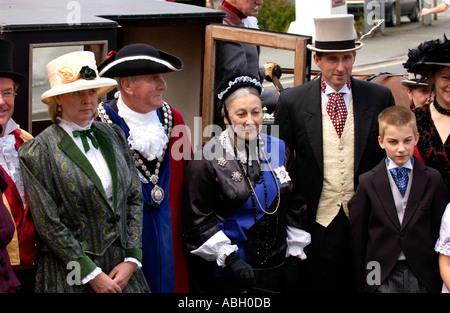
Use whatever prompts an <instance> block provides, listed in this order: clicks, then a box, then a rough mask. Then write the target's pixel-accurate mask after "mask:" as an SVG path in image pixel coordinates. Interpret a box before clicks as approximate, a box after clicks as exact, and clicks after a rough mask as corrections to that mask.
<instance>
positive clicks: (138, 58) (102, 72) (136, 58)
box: [99, 55, 180, 76]
mask: <svg viewBox="0 0 450 313" xmlns="http://www.w3.org/2000/svg"><path fill="white" fill-rule="evenodd" d="M136 60H149V61H153V62H156V63H159V64H162V65H164V66H166V67H168V68H169V69H171V70H172V71H180V70H179V69H177V68H175V67H173V66H172V64H170V63H169V62H167V61H164V60H161V59H158V58H155V57H151V56H146V55H135V56H130V57H125V58H121V59H118V60H115V61H113V62H111V63H110V64H108V65H107V66H106V67H105V68H104V69H103V70H101V72H100V73H99V75H100V76H102V75H103V74H104V73H105V72H106V71H107V70H109V69H110V68H111V67H113V66H115V65H117V64H120V63H123V62H128V61H136Z"/></svg>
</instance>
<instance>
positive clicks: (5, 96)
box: [0, 90, 17, 101]
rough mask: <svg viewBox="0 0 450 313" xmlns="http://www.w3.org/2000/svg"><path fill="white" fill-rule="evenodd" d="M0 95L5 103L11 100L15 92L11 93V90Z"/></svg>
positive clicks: (1, 92)
mask: <svg viewBox="0 0 450 313" xmlns="http://www.w3.org/2000/svg"><path fill="white" fill-rule="evenodd" d="M0 94H1V95H2V97H3V100H5V101H8V100H12V99H14V97H15V96H16V95H17V93H16V92H13V91H11V90H7V91H0Z"/></svg>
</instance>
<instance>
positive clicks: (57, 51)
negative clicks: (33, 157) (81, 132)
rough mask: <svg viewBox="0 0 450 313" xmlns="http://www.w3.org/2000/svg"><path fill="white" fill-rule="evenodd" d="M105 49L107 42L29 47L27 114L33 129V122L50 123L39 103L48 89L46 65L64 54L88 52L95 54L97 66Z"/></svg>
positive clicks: (44, 108) (42, 105) (43, 106)
mask: <svg viewBox="0 0 450 313" xmlns="http://www.w3.org/2000/svg"><path fill="white" fill-rule="evenodd" d="M107 48H108V47H107V41H95V42H79V43H78V42H77V43H73V42H72V43H63V44H55V43H52V44H35V45H31V46H30V58H31V60H30V77H31V78H32V81H31V88H30V97H29V99H30V100H29V101H30V103H29V108H30V110H29V112H30V113H29V114H31V121H32V124H33V126H32V127H33V128H34V124H35V122H39V121H40V122H43V121H45V120H48V121H49V122H50V118H49V117H48V113H47V105H46V104H44V103H43V102H41V95H42V94H43V93H44V92H45V91H47V90H49V89H50V83H49V81H48V77H47V71H46V69H45V66H46V65H47V63H48V62H50V61H51V60H53V59H55V58H57V57H58V56H61V55H63V54H66V53H70V52H75V51H83V50H88V51H92V52H94V53H95V57H96V61H97V65H98V64H99V63H100V62H101V61H102V60H103V59H104V57H105V56H106V53H107Z"/></svg>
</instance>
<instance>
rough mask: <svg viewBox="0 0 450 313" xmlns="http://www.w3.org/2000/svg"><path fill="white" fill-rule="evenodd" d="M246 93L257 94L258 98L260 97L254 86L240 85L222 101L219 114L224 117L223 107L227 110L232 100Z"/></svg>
mask: <svg viewBox="0 0 450 313" xmlns="http://www.w3.org/2000/svg"><path fill="white" fill-rule="evenodd" d="M248 94H252V95H255V96H257V97H258V98H259V97H260V95H259V92H258V90H257V89H256V88H253V87H249V86H247V87H242V88H239V89H237V90H235V91H233V92H232V93H231V94H230V95H229V96H228V97H227V98H226V99H225V101H224V103H223V105H222V110H221V112H220V114H221V115H222V117H225V109H226V110H227V111H228V107H229V106H230V103H231V102H233V101H234V100H236V99H237V98H240V97H243V96H246V95H248Z"/></svg>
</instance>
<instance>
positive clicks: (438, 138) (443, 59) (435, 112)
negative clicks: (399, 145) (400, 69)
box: [403, 36, 450, 190]
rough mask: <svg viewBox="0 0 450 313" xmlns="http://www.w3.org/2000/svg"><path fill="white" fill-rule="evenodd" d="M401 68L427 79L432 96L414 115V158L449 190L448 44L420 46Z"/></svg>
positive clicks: (449, 84)
mask: <svg viewBox="0 0 450 313" xmlns="http://www.w3.org/2000/svg"><path fill="white" fill-rule="evenodd" d="M403 66H404V67H405V68H406V69H407V70H408V72H410V73H415V74H420V75H422V76H425V77H427V78H428V79H429V80H430V82H431V84H432V88H433V89H434V92H435V94H436V96H435V97H434V100H433V101H432V103H431V104H428V105H424V106H423V107H421V108H417V109H416V110H415V111H414V113H415V114H416V119H417V127H418V130H419V134H420V139H419V142H418V143H417V149H416V151H415V154H414V155H415V156H416V157H417V158H419V159H420V160H422V161H423V162H424V163H425V165H427V166H430V167H433V168H435V169H437V170H438V171H439V172H440V173H441V175H442V177H443V178H444V181H445V183H446V185H447V188H449V190H450V40H448V39H447V37H445V36H444V39H443V40H440V39H436V40H429V41H425V42H423V43H421V44H420V45H419V46H418V47H417V48H416V49H411V50H409V52H408V60H407V61H406V63H404V64H403Z"/></svg>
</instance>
